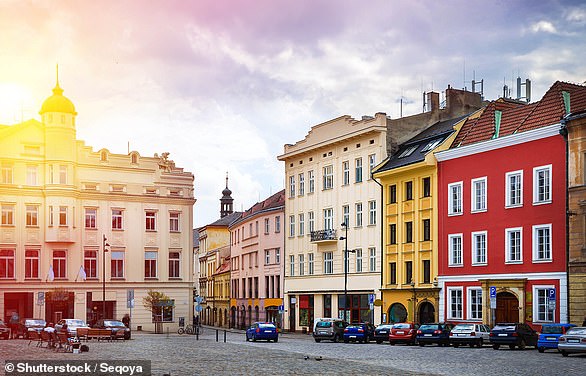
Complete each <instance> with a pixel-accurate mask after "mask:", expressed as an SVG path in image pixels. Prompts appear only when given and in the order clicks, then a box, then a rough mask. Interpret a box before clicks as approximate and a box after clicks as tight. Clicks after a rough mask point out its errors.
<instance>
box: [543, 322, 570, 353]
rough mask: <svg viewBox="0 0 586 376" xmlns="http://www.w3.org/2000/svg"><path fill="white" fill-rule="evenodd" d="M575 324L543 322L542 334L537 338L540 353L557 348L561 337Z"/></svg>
mask: <svg viewBox="0 0 586 376" xmlns="http://www.w3.org/2000/svg"><path fill="white" fill-rule="evenodd" d="M575 326H576V325H574V324H560V323H555V324H543V325H542V326H541V334H540V335H539V339H538V340H537V350H539V352H540V353H542V352H544V351H545V350H547V349H557V348H558V342H559V340H560V337H561V336H562V335H563V334H566V332H567V331H568V329H570V328H573V327H575Z"/></svg>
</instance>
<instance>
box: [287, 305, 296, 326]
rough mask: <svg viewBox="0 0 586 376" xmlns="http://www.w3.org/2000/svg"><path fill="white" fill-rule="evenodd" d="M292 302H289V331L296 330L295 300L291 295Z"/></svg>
mask: <svg viewBox="0 0 586 376" xmlns="http://www.w3.org/2000/svg"><path fill="white" fill-rule="evenodd" d="M290 299H291V302H290V303H289V331H290V332H295V315H296V312H295V300H294V297H291V298H290Z"/></svg>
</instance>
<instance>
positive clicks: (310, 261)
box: [307, 253, 315, 275]
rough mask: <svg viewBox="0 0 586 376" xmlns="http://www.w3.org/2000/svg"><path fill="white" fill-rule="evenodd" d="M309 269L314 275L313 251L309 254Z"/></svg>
mask: <svg viewBox="0 0 586 376" xmlns="http://www.w3.org/2000/svg"><path fill="white" fill-rule="evenodd" d="M307 270H308V272H309V274H310V275H313V273H314V272H315V270H314V266H313V253H309V254H308V255H307Z"/></svg>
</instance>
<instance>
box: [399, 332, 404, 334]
mask: <svg viewBox="0 0 586 376" xmlns="http://www.w3.org/2000/svg"><path fill="white" fill-rule="evenodd" d="M397 334H405V332H397Z"/></svg>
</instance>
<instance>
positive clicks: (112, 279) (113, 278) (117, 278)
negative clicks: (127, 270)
mask: <svg viewBox="0 0 586 376" xmlns="http://www.w3.org/2000/svg"><path fill="white" fill-rule="evenodd" d="M125 280H126V278H124V277H110V281H125Z"/></svg>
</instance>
